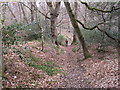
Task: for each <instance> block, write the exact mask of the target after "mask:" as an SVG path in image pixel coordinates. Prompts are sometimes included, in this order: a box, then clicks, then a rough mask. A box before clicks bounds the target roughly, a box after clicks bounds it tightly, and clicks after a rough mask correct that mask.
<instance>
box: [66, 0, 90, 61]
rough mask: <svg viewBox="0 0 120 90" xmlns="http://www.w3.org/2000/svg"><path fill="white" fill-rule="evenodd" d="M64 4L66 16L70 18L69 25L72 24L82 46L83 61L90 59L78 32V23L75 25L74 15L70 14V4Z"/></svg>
mask: <svg viewBox="0 0 120 90" xmlns="http://www.w3.org/2000/svg"><path fill="white" fill-rule="evenodd" d="M64 4H65V6H66V9H67V12H68V15H69V17H70V20H71V23H72V25H73V27H74V30H75V31H76V34H77V37H78V39H79V41H80V42H81V44H82V48H83V53H84V57H85V59H87V58H89V57H91V55H90V53H89V51H88V49H87V47H86V43H85V40H84V37H83V35H82V33H81V31H80V28H79V26H78V23H77V21H76V19H75V15H74V14H73V12H72V9H71V7H70V3H69V2H64Z"/></svg>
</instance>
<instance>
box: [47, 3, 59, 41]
mask: <svg viewBox="0 0 120 90" xmlns="http://www.w3.org/2000/svg"><path fill="white" fill-rule="evenodd" d="M60 3H61V2H56V6H55V8H54V7H53V5H52V2H47V5H48V6H49V9H50V22H51V36H52V38H53V39H56V38H57V32H56V20H57V17H58V15H59V10H60Z"/></svg>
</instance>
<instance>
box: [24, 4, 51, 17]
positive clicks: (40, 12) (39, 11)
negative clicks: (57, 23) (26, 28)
mask: <svg viewBox="0 0 120 90" xmlns="http://www.w3.org/2000/svg"><path fill="white" fill-rule="evenodd" d="M22 4H23V5H24V6H25V7H27V8H28V9H29V10H31V8H30V7H29V6H27V5H26V4H24V3H22ZM33 6H34V5H33ZM34 8H35V9H36V10H37V11H38V12H39V13H41V14H42V15H43V16H45V17H46V18H47V19H50V17H48V16H47V15H46V14H44V13H42V12H41V11H40V10H38V8H37V7H35V6H34Z"/></svg>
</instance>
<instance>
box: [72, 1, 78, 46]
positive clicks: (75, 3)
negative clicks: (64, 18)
mask: <svg viewBox="0 0 120 90" xmlns="http://www.w3.org/2000/svg"><path fill="white" fill-rule="evenodd" d="M74 8H75V18H76V19H77V9H78V3H77V2H74ZM76 42H77V38H76V32H75V31H74V32H73V41H72V43H71V45H73V44H75V43H76Z"/></svg>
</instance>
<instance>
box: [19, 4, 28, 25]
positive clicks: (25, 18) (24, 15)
mask: <svg viewBox="0 0 120 90" xmlns="http://www.w3.org/2000/svg"><path fill="white" fill-rule="evenodd" d="M20 7H21V10H22V13H23V18H24V20H25V21H26V23H27V24H28V23H29V22H28V20H27V17H26V14H25V11H24V8H23V5H22V3H21V2H20Z"/></svg>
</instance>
